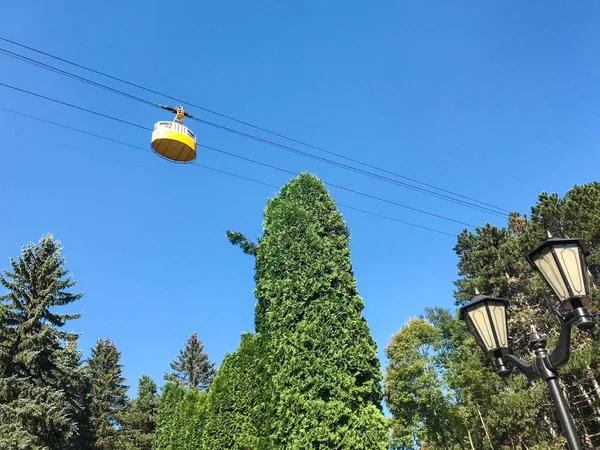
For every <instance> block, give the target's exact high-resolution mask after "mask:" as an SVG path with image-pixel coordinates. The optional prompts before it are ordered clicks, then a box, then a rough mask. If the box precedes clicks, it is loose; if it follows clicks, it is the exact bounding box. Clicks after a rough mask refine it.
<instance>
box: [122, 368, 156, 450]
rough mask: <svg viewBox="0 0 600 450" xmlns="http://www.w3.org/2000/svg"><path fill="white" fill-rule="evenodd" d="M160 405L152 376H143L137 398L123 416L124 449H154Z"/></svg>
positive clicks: (140, 379)
mask: <svg viewBox="0 0 600 450" xmlns="http://www.w3.org/2000/svg"><path fill="white" fill-rule="evenodd" d="M158 405H159V398H158V395H157V392H156V383H155V382H154V380H152V378H151V377H150V376H148V375H142V376H141V377H140V378H139V380H138V393H137V397H136V398H135V399H133V400H132V401H131V403H130V404H129V405H128V406H127V409H126V411H125V414H124V415H123V433H122V437H123V443H124V445H123V448H124V449H126V450H133V449H138V450H151V449H152V442H153V440H154V431H155V428H156V414H157V411H158Z"/></svg>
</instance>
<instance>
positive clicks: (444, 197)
mask: <svg viewBox="0 0 600 450" xmlns="http://www.w3.org/2000/svg"><path fill="white" fill-rule="evenodd" d="M0 53H3V54H5V55H7V56H10V57H13V58H16V59H19V60H21V61H24V62H28V63H31V64H33V65H36V66H38V67H41V68H44V69H48V70H50V71H53V72H57V73H59V74H62V75H65V76H68V77H70V78H73V79H77V80H79V81H82V82H84V83H87V84H90V85H92V86H96V87H99V88H101V89H105V90H107V91H109V92H113V93H116V94H118V95H122V96H124V97H127V98H130V99H132V100H136V101H139V102H141V103H144V104H147V105H150V106H154V107H157V108H160V106H159V105H157V104H155V103H153V102H151V101H148V100H145V99H143V98H141V97H137V96H135V95H131V94H129V93H127V92H123V91H120V90H118V89H115V88H112V87H110V86H106V85H104V84H102V83H97V82H95V81H93V80H89V79H87V78H84V77H80V76H79V75H75V74H72V73H70V72H67V71H64V70H62V69H59V68H56V67H53V66H50V65H48V64H45V63H42V62H40V61H37V60H34V59H31V58H28V57H25V56H22V55H19V54H17V53H14V52H11V51H9V50H6V49H4V48H2V47H0ZM190 119H193V120H196V121H198V122H200V123H202V124H204V125H208V126H212V127H215V128H218V129H221V130H224V131H227V132H230V133H233V134H237V135H239V136H243V137H246V138H249V139H253V140H256V141H258V142H261V143H264V144H267V145H271V146H274V147H276V148H280V149H283V150H286V151H289V152H292V153H295V154H298V155H301V156H304V157H306V158H309V159H314V160H317V161H321V162H324V163H326V164H330V165H333V166H336V167H340V168H342V169H346V170H349V171H351V172H355V173H359V174H361V175H365V176H368V177H370V178H375V179H379V180H381V181H384V182H388V183H391V184H396V185H398V186H401V187H404V188H406V189H410V190H413V191H417V192H421V193H424V194H426V195H430V196H432V197H436V198H440V199H442V200H446V201H448V202H451V203H456V204H459V205H461V206H466V207H469V208H471V209H475V210H477V211H481V212H486V213H489V214H493V215H495V216H498V217H502V218H505V217H506V215H505V214H501V213H498V212H497V211H494V210H492V209H490V208H486V207H482V206H479V205H476V204H473V203H469V202H466V201H464V200H459V199H455V198H452V197H450V196H447V195H444V194H440V193H437V192H433V191H430V190H428V189H424V188H421V187H418V186H414V185H411V184H409V183H404V182H402V181H398V180H394V179H392V178H389V177H385V176H382V175H378V174H375V173H372V172H369V171H365V170H363V169H359V168H357V167H353V166H349V165H347V164H343V163H340V162H337V161H333V160H331V159H328V158H324V157H321V156H318V155H314V154H312V153H308V152H304V151H302V150H298V149H295V148H293V147H289V146H286V145H283V144H279V143H277V142H273V141H270V140H268V139H263V138H261V137H258V136H254V135H251V134H248V133H244V132H242V131H239V130H236V129H234V128H230V127H226V126H224V125H220V124H217V123H214V122H211V121H207V120H204V119H200V118H197V117H191V118H190Z"/></svg>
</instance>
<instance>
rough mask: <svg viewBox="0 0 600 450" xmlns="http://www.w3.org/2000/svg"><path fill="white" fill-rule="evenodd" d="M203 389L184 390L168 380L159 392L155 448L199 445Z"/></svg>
mask: <svg viewBox="0 0 600 450" xmlns="http://www.w3.org/2000/svg"><path fill="white" fill-rule="evenodd" d="M206 397H207V393H206V392H200V391H198V390H196V389H194V388H191V389H189V390H187V391H186V390H185V389H184V388H183V386H182V385H181V383H177V382H173V381H169V382H167V384H165V386H164V388H163V390H162V394H161V396H160V406H159V408H158V414H157V420H156V434H155V439H154V446H153V447H152V448H153V449H155V450H192V449H202V442H203V430H204V422H205V420H206V414H207V413H206Z"/></svg>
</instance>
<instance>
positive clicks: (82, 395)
mask: <svg viewBox="0 0 600 450" xmlns="http://www.w3.org/2000/svg"><path fill="white" fill-rule="evenodd" d="M61 253H62V247H61V245H60V242H58V241H57V240H55V239H54V238H53V237H52V235H46V236H43V237H42V238H41V239H40V241H39V242H38V244H34V243H29V244H28V245H27V246H25V247H23V248H22V249H21V254H20V255H19V256H18V258H17V259H12V258H11V259H10V264H11V270H10V271H8V270H5V271H4V272H3V274H1V275H0V283H1V284H2V286H3V287H4V288H5V289H6V290H7V293H6V294H4V295H2V296H0V302H1V304H2V305H3V306H2V308H1V309H2V311H3V314H2V316H3V319H2V320H0V327H1V329H0V337H1V338H0V448H7V449H12V448H18V449H25V448H27V449H32V450H36V449H67V450H68V449H86V448H89V441H88V439H87V432H88V430H89V415H88V408H87V404H88V400H89V387H90V385H89V378H88V377H87V376H86V373H85V371H84V370H83V368H82V366H81V361H80V358H81V354H80V353H79V352H78V351H77V350H76V348H75V342H76V338H77V336H76V335H75V334H74V333H68V332H65V331H63V330H62V328H63V327H64V326H65V324H66V323H67V322H68V321H70V320H72V319H76V318H78V317H79V314H64V313H59V312H57V311H55V308H57V307H61V306H66V305H69V304H71V303H73V302H75V301H76V300H77V299H79V298H81V296H82V294H80V293H74V292H70V291H69V289H70V288H72V287H73V286H74V285H75V282H74V281H72V279H71V276H70V275H68V270H67V269H65V267H64V258H63V257H62V256H61Z"/></svg>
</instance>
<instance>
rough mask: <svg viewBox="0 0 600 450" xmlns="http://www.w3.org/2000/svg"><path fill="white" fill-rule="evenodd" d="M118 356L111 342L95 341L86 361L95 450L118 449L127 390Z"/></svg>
mask: <svg viewBox="0 0 600 450" xmlns="http://www.w3.org/2000/svg"><path fill="white" fill-rule="evenodd" d="M120 358H121V352H119V350H118V349H117V348H116V347H115V344H114V343H113V341H112V340H110V339H101V338H98V340H97V341H96V345H95V346H94V347H93V348H92V354H91V356H90V357H89V358H88V367H89V371H90V376H91V378H92V405H91V411H92V423H93V427H94V433H95V437H94V449H97V450H113V449H115V448H117V447H118V445H120V442H121V436H120V427H121V424H122V419H123V412H124V409H125V407H126V405H127V402H128V398H127V395H126V392H127V388H128V387H127V386H125V385H124V384H123V383H124V381H125V378H123V376H122V374H121V372H122V367H123V366H122V365H121V364H120V362H119V360H120Z"/></svg>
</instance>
